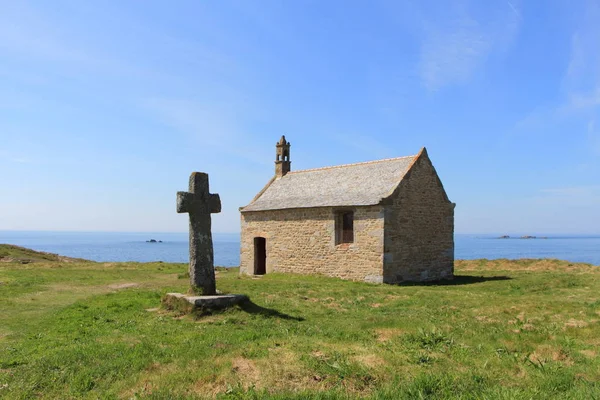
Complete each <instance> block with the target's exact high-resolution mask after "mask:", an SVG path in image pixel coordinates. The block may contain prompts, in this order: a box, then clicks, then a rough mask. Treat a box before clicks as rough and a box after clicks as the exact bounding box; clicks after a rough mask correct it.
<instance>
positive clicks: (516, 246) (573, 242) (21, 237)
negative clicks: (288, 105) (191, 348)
mask: <svg viewBox="0 0 600 400" xmlns="http://www.w3.org/2000/svg"><path fill="white" fill-rule="evenodd" d="M499 236H500V235H499V234H498V235H492V234H485V235H478V234H456V235H455V258H456V259H478V258H487V259H496V258H508V259H518V258H557V259H561V260H567V261H572V262H585V263H590V264H594V265H598V266H600V235H588V236H583V235H580V236H577V235H559V234H536V235H535V236H536V237H537V239H520V236H522V235H521V234H517V235H514V236H513V235H511V237H510V238H508V239H499ZM151 239H154V240H156V243H151V242H148V241H149V240H151ZM159 241H160V242H159ZM0 243H7V244H14V245H18V246H23V247H27V248H30V249H34V250H38V251H45V252H50V253H57V254H61V255H64V256H68V257H76V258H85V259H88V260H94V261H103V262H115V261H138V262H151V261H163V262H174V263H185V262H188V254H189V253H188V235H187V233H160V232H154V233H148V232H143V233H141V232H131V233H123V232H49V231H0ZM213 245H214V252H215V265H217V266H224V267H233V266H238V265H239V263H240V236H239V233H232V234H228V233H213Z"/></svg>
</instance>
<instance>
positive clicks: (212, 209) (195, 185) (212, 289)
mask: <svg viewBox="0 0 600 400" xmlns="http://www.w3.org/2000/svg"><path fill="white" fill-rule="evenodd" d="M177 212H178V213H188V214H189V216H190V284H191V285H192V287H194V288H197V289H198V290H200V291H201V292H202V294H204V295H213V294H216V283H215V268H214V258H213V243H212V233H211V219H210V214H211V213H219V212H221V199H220V198H219V195H218V194H211V193H209V192H208V174H205V173H203V172H193V173H192V174H191V175H190V191H189V192H177Z"/></svg>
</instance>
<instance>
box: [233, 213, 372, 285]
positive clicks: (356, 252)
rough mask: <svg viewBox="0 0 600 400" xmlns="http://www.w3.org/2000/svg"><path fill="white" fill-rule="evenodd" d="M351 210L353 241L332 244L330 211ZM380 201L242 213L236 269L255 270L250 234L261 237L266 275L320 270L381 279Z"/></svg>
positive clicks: (243, 271) (252, 237)
mask: <svg viewBox="0 0 600 400" xmlns="http://www.w3.org/2000/svg"><path fill="white" fill-rule="evenodd" d="M342 209H343V210H352V211H354V243H351V244H346V243H345V244H339V245H336V244H335V212H336V211H338V210H342ZM383 228H384V212H383V207H382V206H366V207H344V208H332V207H320V208H306V209H289V210H272V211H255V212H244V213H242V214H241V230H242V237H241V250H240V256H241V257H240V273H241V274H250V275H251V274H253V273H254V238H255V237H264V238H266V247H267V263H266V270H267V274H268V273H270V272H291V273H297V274H322V275H327V276H332V277H338V278H343V279H350V280H357V281H367V282H382V281H383V247H384V234H383Z"/></svg>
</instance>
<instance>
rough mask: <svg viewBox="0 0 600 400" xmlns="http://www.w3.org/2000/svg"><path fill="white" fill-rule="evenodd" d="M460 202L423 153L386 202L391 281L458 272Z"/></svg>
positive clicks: (426, 278) (387, 276) (386, 253)
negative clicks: (457, 216)
mask: <svg viewBox="0 0 600 400" xmlns="http://www.w3.org/2000/svg"><path fill="white" fill-rule="evenodd" d="M454 206H455V205H454V203H452V202H450V201H449V200H448V197H447V196H446V192H445V191H444V188H443V186H442V183H441V182H440V180H439V178H438V175H437V173H436V171H435V169H434V167H433V165H432V164H431V161H430V160H429V157H427V154H426V153H425V154H423V155H422V156H421V157H419V158H418V159H417V160H416V161H415V164H414V165H413V166H412V168H411V169H410V171H409V172H408V173H407V175H406V176H405V177H404V179H403V180H402V182H401V183H400V185H398V188H397V189H396V190H395V191H394V193H393V194H392V196H391V197H390V198H389V199H388V200H387V201H386V205H385V246H384V247H385V248H384V260H385V263H384V268H383V281H384V282H385V283H400V282H403V281H433V280H439V279H451V278H452V277H453V274H454Z"/></svg>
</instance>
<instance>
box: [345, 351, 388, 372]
mask: <svg viewBox="0 0 600 400" xmlns="http://www.w3.org/2000/svg"><path fill="white" fill-rule="evenodd" d="M352 360H353V361H355V362H357V363H359V364H362V365H364V366H365V367H368V368H372V369H374V368H378V367H381V366H382V365H385V364H386V362H385V360H384V359H383V358H381V357H379V356H377V355H375V354H364V355H358V356H354V357H352Z"/></svg>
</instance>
